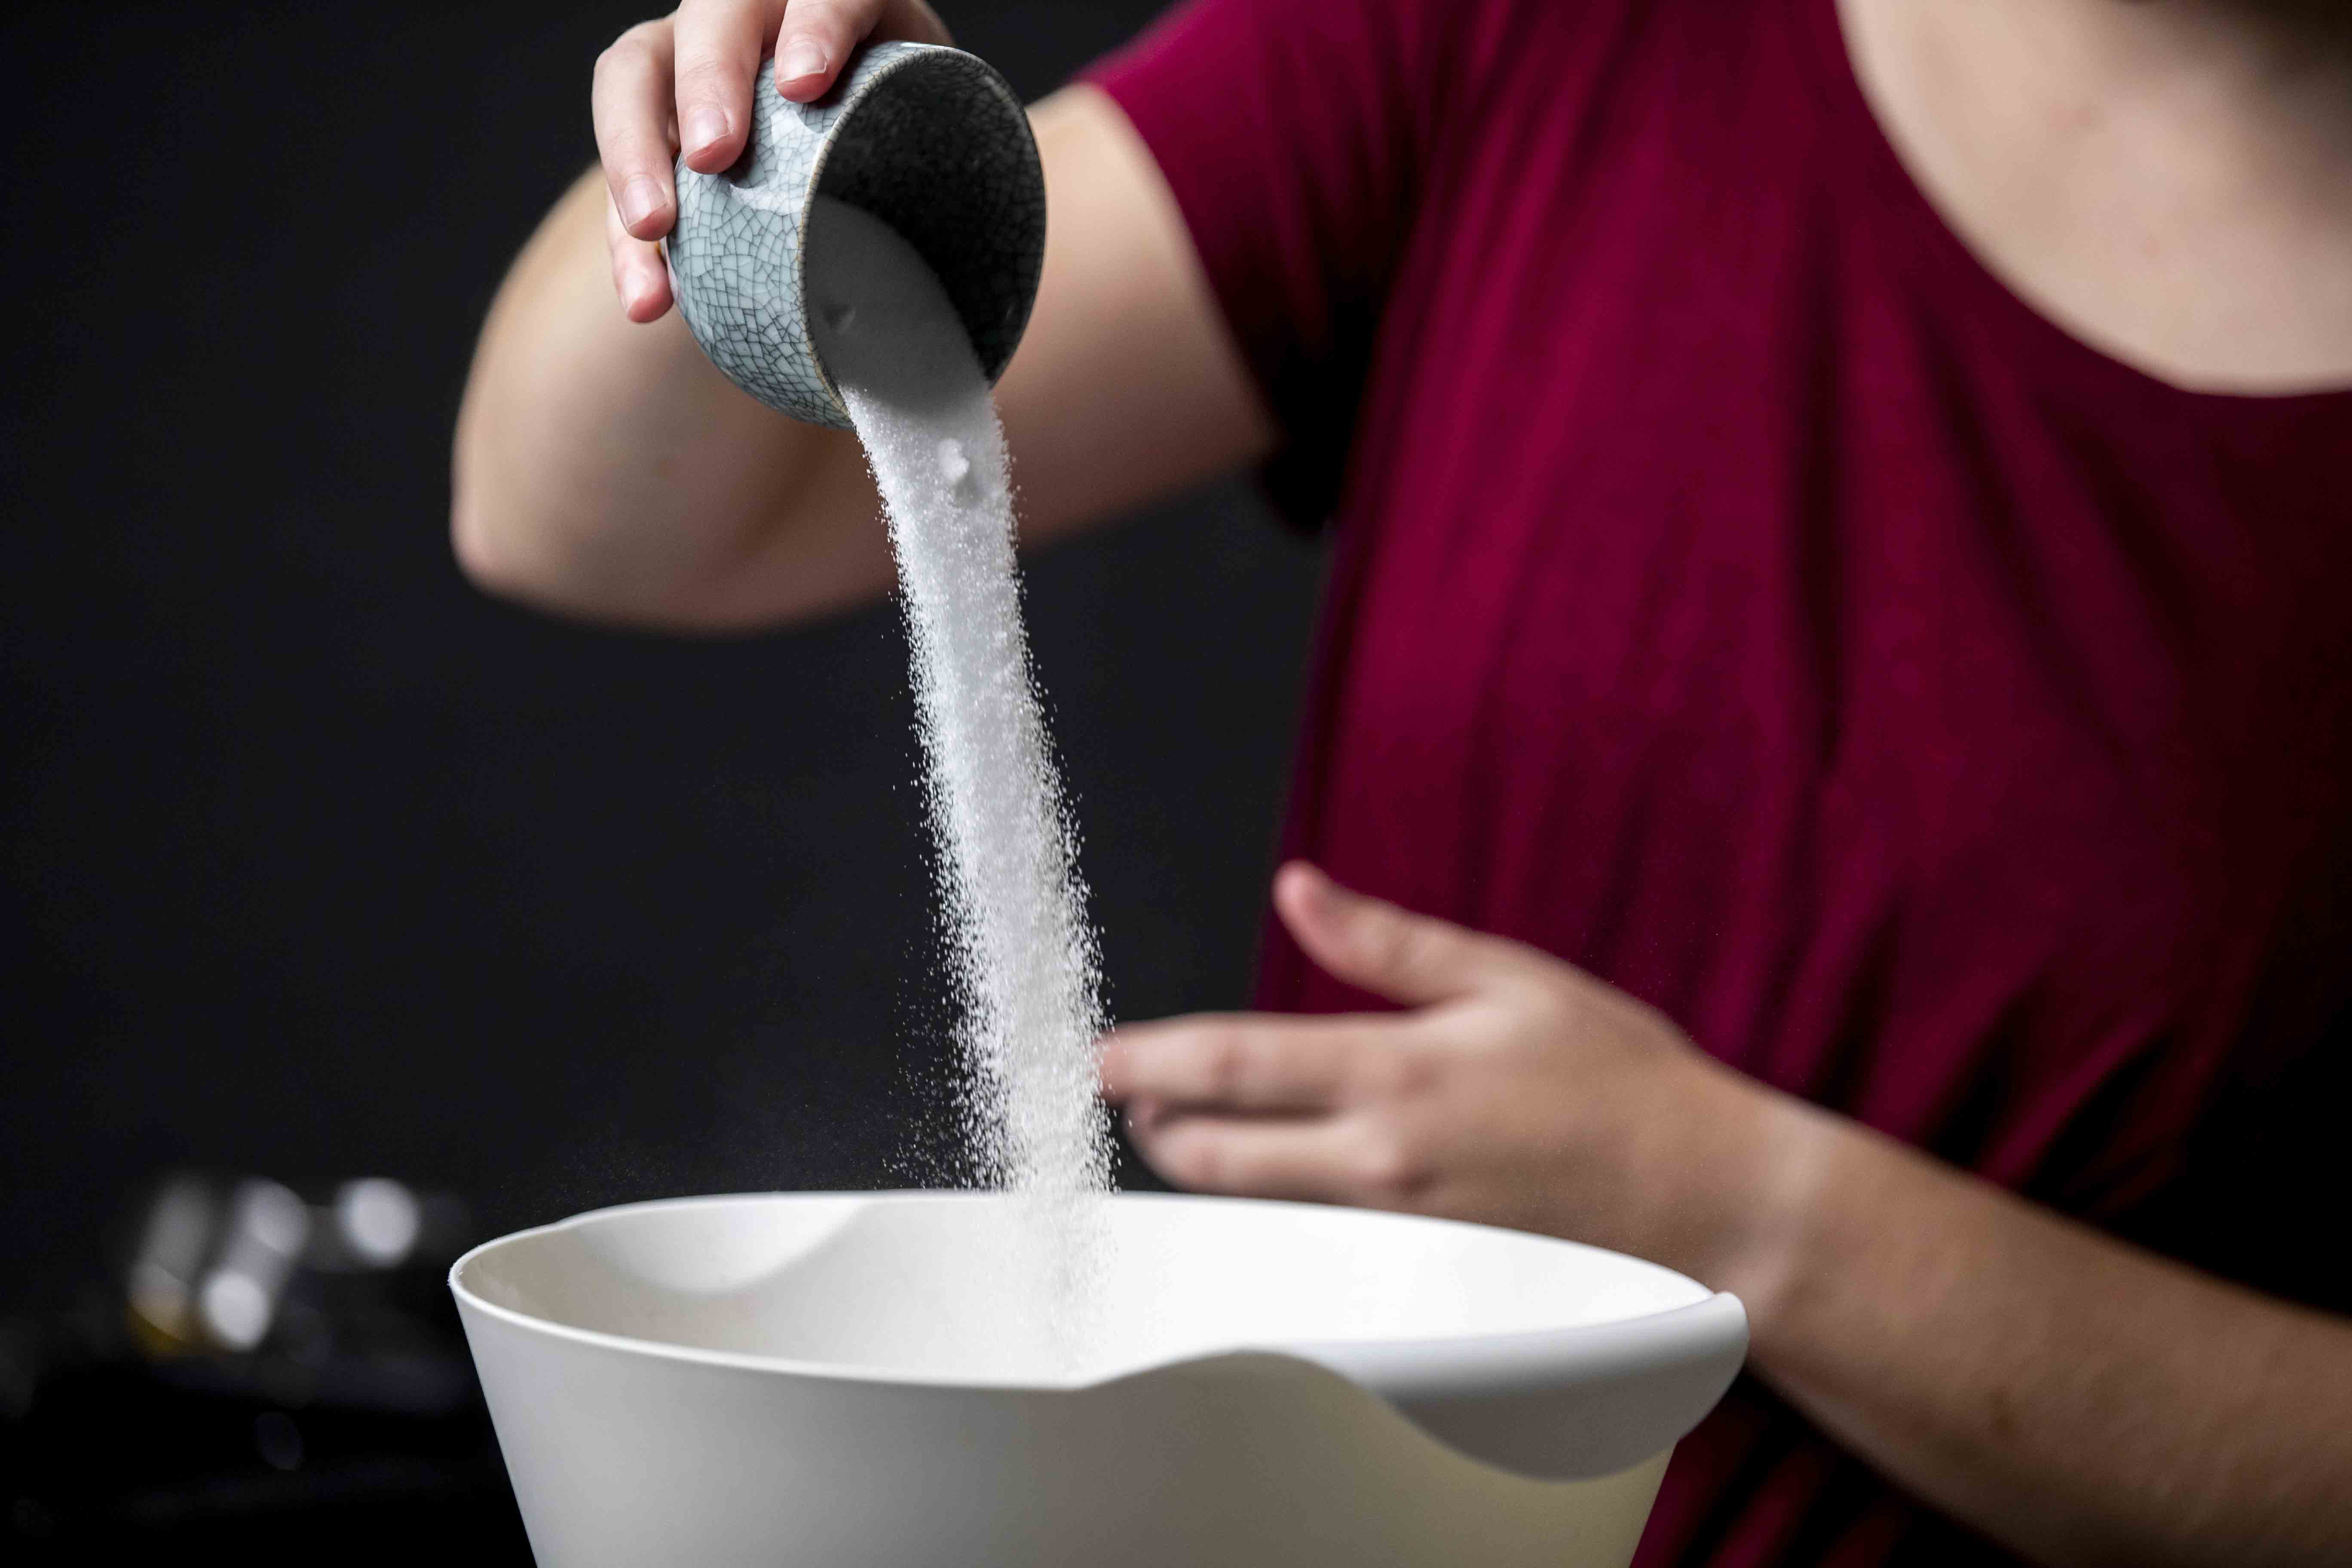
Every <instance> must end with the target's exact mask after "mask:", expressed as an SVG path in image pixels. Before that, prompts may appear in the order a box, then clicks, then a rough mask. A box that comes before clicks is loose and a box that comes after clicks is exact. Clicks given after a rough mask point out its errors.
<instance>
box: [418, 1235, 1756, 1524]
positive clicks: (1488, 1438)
mask: <svg viewBox="0 0 2352 1568" xmlns="http://www.w3.org/2000/svg"><path fill="white" fill-rule="evenodd" d="M1105 1204H1106V1211H1105V1218H1106V1222H1107V1223H1108V1226H1109V1227H1110V1231H1111V1235H1112V1264H1111V1268H1110V1278H1109V1279H1108V1280H1107V1281H1106V1282H1105V1287H1104V1300H1103V1303H1102V1307H1101V1310H1100V1311H1099V1313H1098V1316H1097V1320H1096V1321H1097V1323H1098V1324H1099V1325H1100V1328H1099V1331H1098V1333H1097V1342H1096V1343H1095V1344H1094V1345H1092V1346H1091V1347H1090V1349H1089V1352H1088V1354H1087V1359H1086V1360H1085V1361H1084V1363H1081V1364H1077V1365H1069V1364H1066V1363H1064V1362H1062V1361H1061V1360H1058V1359H1057V1358H1056V1357H1055V1355H1053V1354H1052V1353H1050V1352H1049V1351H1048V1350H1047V1348H1046V1347H1045V1346H1043V1345H1042V1344H1040V1343H1038V1342H1036V1340H1035V1339H1034V1335H1033V1334H1032V1333H1031V1332H1029V1328H1030V1325H1031V1323H1032V1321H1033V1316H1032V1312H1031V1310H1030V1309H1032V1308H1034V1305H1035V1303H1034V1301H1033V1300H1029V1299H1028V1298H1027V1296H1026V1295H1025V1287H1026V1285H1027V1281H1026V1280H1025V1279H1024V1278H1021V1277H1019V1276H1018V1275H1016V1274H1015V1273H1014V1272H1013V1264H1012V1262H1011V1260H1012V1259H1016V1258H1019V1257H1021V1256H1022V1255H1023V1254H1024V1247H1022V1246H1020V1245H1018V1239H1019V1238H1018V1235H1017V1229H1018V1226H1020V1223H1021V1221H1020V1218H1019V1213H1020V1211H1019V1210H1018V1208H1017V1206H1016V1205H1015V1204H1014V1203H1013V1200H1010V1199H1006V1198H1003V1197H1001V1196H996V1195H992V1194H969V1193H910V1194H775V1195H764V1196H746V1197H728V1198H694V1199H681V1200H677V1201H673V1202H668V1203H659V1204H642V1205H631V1206H628V1207H625V1208H617V1209H606V1210H602V1211H599V1212H597V1213H594V1214H589V1215H581V1216H579V1217H578V1218H575V1219H572V1220H567V1221H565V1222H563V1223H562V1224H561V1225H556V1226H547V1227H545V1228H543V1229H540V1230H533V1231H525V1232H522V1233H520V1235H516V1236H511V1237H505V1238H504V1239H502V1240H499V1241H494V1242H491V1243H489V1244H488V1245H486V1246H484V1247H478V1248H476V1249H475V1250H474V1251H473V1252H471V1253H469V1254H467V1256H466V1257H465V1258H461V1259H459V1260H458V1263H457V1267H456V1268H454V1269H453V1270H452V1271H451V1275H450V1282H451V1286H452V1288H453V1289H455V1291H456V1293H457V1303H458V1307H459V1310H460V1313H461V1315H462V1316H463V1318H464V1320H465V1325H466V1332H467V1338H468V1340H469V1341H470V1342H471V1344H472V1347H473V1352H474V1359H475V1363H476V1364H477V1366H478V1367H479V1369H480V1371H481V1374H482V1381H483V1384H484V1387H485V1388H486V1390H487V1391H488V1397H489V1403H490V1411H491V1415H492V1417H493V1419H494V1420H495V1421H496V1423H497V1426H498V1432H499V1442H500V1445H501V1447H503V1449H504V1451H505V1454H506V1459H507V1466H508V1469H509V1473H510V1474H511V1476H512V1478H513V1479H514V1484H515V1490H516V1494H517V1497H518V1499H519V1500H520V1503H521V1506H522V1511H523V1518H524V1521H525V1523H526V1525H527V1526H528V1527H529V1529H530V1537H531V1543H532V1546H533V1549H534V1550H535V1552H537V1554H538V1557H539V1561H540V1563H541V1564H542V1568H604V1565H607V1564H610V1565H615V1568H617V1565H619V1564H647V1563H665V1564H684V1565H704V1564H710V1565H716V1564H747V1565H748V1564H752V1563H759V1564H783V1563H811V1564H836V1563H837V1564H851V1563H855V1564H876V1565H885V1568H896V1565H900V1564H904V1565H907V1568H915V1565H926V1568H928V1565H932V1564H939V1565H946V1564H956V1565H959V1568H978V1565H983V1564H986V1565H995V1564H1003V1565H1005V1568H1013V1565H1016V1564H1018V1565H1024V1568H1046V1565H1058V1564H1065V1563H1067V1564H1077V1563H1095V1562H1097V1561H1111V1562H1117V1563H1119V1564H1121V1568H1176V1565H1178V1564H1187V1565H1195V1564H1204V1563H1217V1564H1228V1563H1281V1564H1297V1565H1300V1568H1312V1565H1317V1564H1327V1563H1328V1564H1332V1565H1334V1568H1336V1565H1339V1564H1349V1565H1360V1564H1391V1563H1392V1564H1431V1565H1434V1564H1439V1563H1445V1564H1521V1563H1526V1564H1534V1563H1546V1564H1550V1565H1553V1568H1560V1565H1568V1568H1588V1565H1589V1568H1618V1565H1622V1564H1623V1563H1627V1562H1629V1561H1630V1560H1631V1558H1632V1555H1633V1546H1634V1543H1635V1542H1636V1541H1637V1540H1638V1539H1639V1537H1640V1534H1641V1529H1642V1525H1643V1521H1644V1520H1645V1519H1646V1518H1647V1516H1648V1512H1649V1507H1650V1502H1651V1500H1652V1498H1653V1497H1654V1494H1655V1492H1656V1489H1657V1485H1658V1479H1659V1477H1660V1475H1661V1474H1662V1473H1663V1472H1664V1467H1665V1460H1666V1457H1667V1455H1668V1453H1669V1452H1670V1451H1671V1449H1672V1447H1673V1445H1674V1443H1675V1440H1676V1439H1678V1438H1679V1437H1680V1436H1682V1435H1683V1434H1684V1433H1685V1431H1687V1430H1688V1429H1689V1428H1690V1427H1691V1426H1693V1425H1695V1424H1696V1422H1697V1420H1698V1419H1699V1417H1700V1416H1702V1415H1705V1414H1706V1411H1707V1410H1708V1409H1709V1408H1711V1407H1712V1406H1713V1405H1714V1404H1715V1402H1716V1400H1717V1398H1719V1397H1720V1396H1721V1394H1722V1393H1723V1391H1724V1389H1725V1388H1726V1387H1727V1385H1728V1384H1729V1383H1730V1381H1731V1379H1732V1377H1733V1375H1734V1374H1735V1373H1737V1372H1738V1367H1739V1363H1740V1361H1741V1359H1742V1357H1743V1356H1744V1354H1745V1352H1746V1345H1747V1324H1746V1319H1745V1315H1744V1314H1743V1313H1742V1312H1741V1310H1740V1308H1739V1304H1738V1302H1737V1301H1736V1300H1733V1299H1732V1298H1730V1297H1728V1296H1724V1295H1713V1294H1710V1293H1709V1292H1708V1291H1707V1290H1706V1289H1704V1288H1703V1287H1701V1286H1699V1285H1696V1284H1695V1283H1693V1282H1692V1281H1690V1280H1688V1279H1684V1278H1683V1277H1681V1276H1680V1275H1677V1274H1674V1273H1672V1272H1670V1271H1668V1270H1666V1269H1663V1268H1657V1267H1655V1266H1654V1265H1651V1264H1647V1263H1643V1262H1640V1261H1638V1260H1636V1259H1633V1258H1625V1257H1622V1256H1621V1255H1619V1254H1616V1253H1611V1252H1603V1251H1601V1250H1598V1249H1596V1248H1592V1247H1579V1246H1576V1245H1575V1244H1573V1243H1570V1242H1563V1241H1555V1240H1551V1239H1549V1238H1546V1237H1533V1236H1526V1235H1521V1234H1519V1233H1517V1232H1512V1231H1504V1230H1496V1229H1491V1228H1489V1227H1486V1226H1467V1225H1457V1224H1453V1223H1450V1222H1446V1221H1440V1220H1427V1219H1417V1218H1412V1217H1408V1216H1402V1215H1382V1214H1372V1213H1367V1212H1364V1211H1360V1210H1349V1209H1336V1208H1323V1207H1317V1206H1311V1205H1291V1204H1268V1203H1251V1202H1244V1201H1238V1200H1230V1199H1217V1198H1199V1197H1179V1196H1165V1195H1156V1194H1122V1195H1120V1196H1118V1197H1114V1198H1110V1199H1108V1200H1105Z"/></svg>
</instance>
